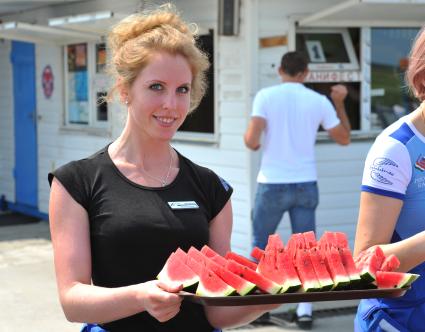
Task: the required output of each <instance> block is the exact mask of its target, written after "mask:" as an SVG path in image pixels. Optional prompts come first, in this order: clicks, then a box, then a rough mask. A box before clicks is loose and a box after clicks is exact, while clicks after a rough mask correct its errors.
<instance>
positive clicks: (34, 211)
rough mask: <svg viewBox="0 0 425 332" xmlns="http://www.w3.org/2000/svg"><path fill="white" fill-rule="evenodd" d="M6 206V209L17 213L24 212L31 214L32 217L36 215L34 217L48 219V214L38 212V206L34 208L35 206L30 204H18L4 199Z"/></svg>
mask: <svg viewBox="0 0 425 332" xmlns="http://www.w3.org/2000/svg"><path fill="white" fill-rule="evenodd" d="M6 206H7V209H8V210H10V211H15V212H19V213H22V214H26V215H28V216H32V217H36V218H40V219H43V220H49V215H48V214H47V213H43V212H40V211H39V210H38V208H35V207H32V206H28V205H24V204H19V203H11V202H8V201H6Z"/></svg>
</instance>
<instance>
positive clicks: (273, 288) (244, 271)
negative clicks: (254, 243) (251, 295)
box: [226, 259, 281, 294]
mask: <svg viewBox="0 0 425 332" xmlns="http://www.w3.org/2000/svg"><path fill="white" fill-rule="evenodd" d="M226 268H227V269H228V270H229V271H231V272H233V273H235V274H237V275H239V276H240V277H242V278H244V279H246V280H248V281H250V282H252V283H254V284H255V285H257V287H258V288H259V289H261V290H262V291H263V292H266V293H269V294H277V293H279V291H280V289H281V287H280V286H279V285H278V284H276V283H275V282H274V281H272V280H270V279H268V278H266V277H264V276H262V275H261V274H259V273H257V272H255V271H253V270H251V269H250V268H248V267H246V266H243V265H241V264H239V263H238V262H235V261H234V260H232V259H230V260H228V261H227V263H226Z"/></svg>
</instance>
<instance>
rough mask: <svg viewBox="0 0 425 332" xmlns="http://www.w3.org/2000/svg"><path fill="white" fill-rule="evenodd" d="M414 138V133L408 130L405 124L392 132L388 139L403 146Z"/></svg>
mask: <svg viewBox="0 0 425 332" xmlns="http://www.w3.org/2000/svg"><path fill="white" fill-rule="evenodd" d="M413 136H415V133H414V132H413V130H412V129H410V127H409V125H408V124H407V123H403V124H402V125H401V126H400V128H398V129H397V130H396V131H395V132H393V133H392V134H391V135H390V137H392V138H394V139H396V140H397V141H399V142H401V143H403V144H404V145H406V144H407V142H409V140H410V139H411V138H412V137H413Z"/></svg>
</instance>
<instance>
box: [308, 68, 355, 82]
mask: <svg viewBox="0 0 425 332" xmlns="http://www.w3.org/2000/svg"><path fill="white" fill-rule="evenodd" d="M360 76H361V75H360V72H358V71H347V70H345V71H342V70H341V71H336V70H335V71H310V72H309V73H308V76H307V78H306V80H305V82H309V83H314V82H359V81H360Z"/></svg>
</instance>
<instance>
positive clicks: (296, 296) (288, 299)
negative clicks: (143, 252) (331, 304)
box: [179, 287, 410, 306]
mask: <svg viewBox="0 0 425 332" xmlns="http://www.w3.org/2000/svg"><path fill="white" fill-rule="evenodd" d="M409 288H410V287H405V288H378V289H359V290H357V289H356V290H339V291H328V292H312V293H287V294H276V295H270V294H253V295H245V296H218V297H208V296H198V295H195V294H191V293H187V292H180V293H179V295H180V296H182V297H183V298H184V300H186V301H191V302H195V303H199V304H202V305H206V306H243V305H256V304H276V303H298V302H318V301H341V300H358V299H368V298H384V297H388V298H391V297H400V296H403V295H404V293H406V291H407V290H408V289H409Z"/></svg>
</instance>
